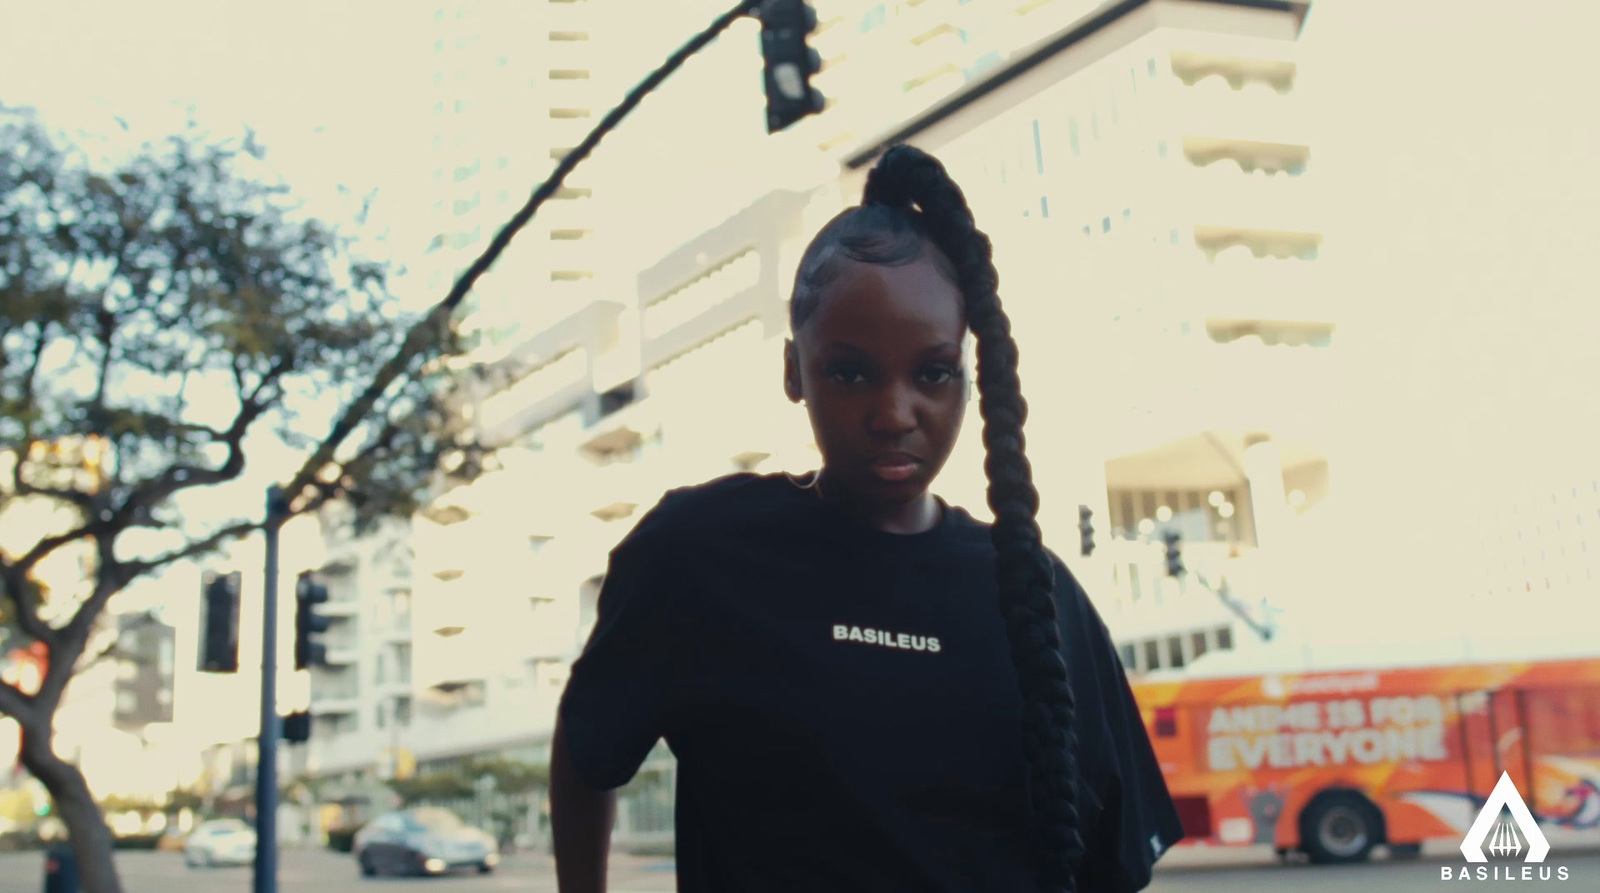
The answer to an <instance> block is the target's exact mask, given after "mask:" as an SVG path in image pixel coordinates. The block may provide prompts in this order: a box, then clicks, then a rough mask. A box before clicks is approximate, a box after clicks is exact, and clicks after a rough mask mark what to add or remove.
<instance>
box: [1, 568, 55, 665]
mask: <svg viewBox="0 0 1600 893" xmlns="http://www.w3.org/2000/svg"><path fill="white" fill-rule="evenodd" d="M3 571H4V575H5V576H4V578H3V582H4V592H3V594H4V595H5V597H6V599H7V600H8V601H10V602H11V606H12V608H13V609H14V610H15V611H16V621H17V626H19V627H21V628H22V631H23V632H24V633H27V634H28V636H29V638H32V639H34V640H35V641H39V642H43V643H45V644H46V645H47V646H51V647H54V646H55V644H56V631H55V628H54V627H52V626H51V625H50V624H48V623H45V622H44V619H43V618H41V617H40V616H39V593H38V591H37V590H36V589H35V588H34V587H35V584H34V582H33V581H32V580H30V579H28V572H27V570H26V569H23V568H20V567H19V566H18V565H16V564H14V563H6V564H4V567H3Z"/></svg>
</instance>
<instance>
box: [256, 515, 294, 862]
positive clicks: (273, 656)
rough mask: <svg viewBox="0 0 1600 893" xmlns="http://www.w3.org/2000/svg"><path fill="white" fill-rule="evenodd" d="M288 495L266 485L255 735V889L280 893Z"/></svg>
mask: <svg viewBox="0 0 1600 893" xmlns="http://www.w3.org/2000/svg"><path fill="white" fill-rule="evenodd" d="M288 519H289V501H288V500H287V499H286V498H284V495H283V490H282V489H280V488H279V487H278V486H277V485H276V484H274V485H273V486H271V487H268V488H267V524H266V534H267V566H266V583H267V585H266V588H265V590H264V592H263V596H264V597H263V599H262V601H263V603H264V604H263V610H262V619H261V620H262V622H261V736H260V737H259V738H257V739H256V744H257V747H256V859H255V886H254V893H278V735H279V728H278V535H279V534H280V533H281V532H282V531H283V523H284V522H285V521H287V520H288Z"/></svg>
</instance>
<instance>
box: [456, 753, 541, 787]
mask: <svg viewBox="0 0 1600 893" xmlns="http://www.w3.org/2000/svg"><path fill="white" fill-rule="evenodd" d="M466 774H467V777H468V778H470V779H473V780H476V779H479V778H492V779H494V789H495V790H496V791H498V792H499V793H502V794H525V793H528V792H529V791H534V790H538V789H539V788H542V787H545V786H547V785H548V784H549V783H550V769H549V767H547V766H538V765H534V764H532V763H524V762H520V761H517V760H508V759H505V758H504V757H480V758H478V759H475V760H472V761H471V762H469V763H468V764H467V768H466Z"/></svg>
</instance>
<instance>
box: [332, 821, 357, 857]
mask: <svg viewBox="0 0 1600 893" xmlns="http://www.w3.org/2000/svg"><path fill="white" fill-rule="evenodd" d="M361 828H362V826H361V825H341V826H339V827H335V828H329V829H328V849H330V850H333V851H334V852H336V853H348V852H350V851H352V850H354V849H355V843H356V832H357V831H360V830H361Z"/></svg>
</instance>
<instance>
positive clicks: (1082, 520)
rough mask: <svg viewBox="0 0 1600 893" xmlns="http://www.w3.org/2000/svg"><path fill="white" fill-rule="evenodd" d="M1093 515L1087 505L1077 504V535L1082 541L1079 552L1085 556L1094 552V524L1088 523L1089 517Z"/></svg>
mask: <svg viewBox="0 0 1600 893" xmlns="http://www.w3.org/2000/svg"><path fill="white" fill-rule="evenodd" d="M1093 517H1094V512H1092V511H1090V510H1089V507H1088V506H1086V505H1080V506H1078V536H1079V537H1080V538H1081V539H1082V541H1083V543H1082V545H1081V547H1080V550H1081V552H1080V554H1082V555H1083V557H1085V558H1088V557H1089V556H1090V555H1092V554H1094V525H1093V524H1091V523H1089V519H1090V518H1093Z"/></svg>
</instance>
